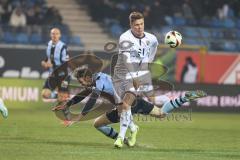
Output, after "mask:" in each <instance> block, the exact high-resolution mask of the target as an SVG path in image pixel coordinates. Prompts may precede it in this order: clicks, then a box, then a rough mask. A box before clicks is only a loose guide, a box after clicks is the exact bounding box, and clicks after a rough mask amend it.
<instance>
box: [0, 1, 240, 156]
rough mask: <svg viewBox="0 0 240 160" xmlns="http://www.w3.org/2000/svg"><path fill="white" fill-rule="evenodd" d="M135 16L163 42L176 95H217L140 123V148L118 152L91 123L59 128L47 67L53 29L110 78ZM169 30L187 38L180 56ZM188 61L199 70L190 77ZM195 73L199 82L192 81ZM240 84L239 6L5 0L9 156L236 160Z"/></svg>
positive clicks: (2, 74)
mask: <svg viewBox="0 0 240 160" xmlns="http://www.w3.org/2000/svg"><path fill="white" fill-rule="evenodd" d="M134 10H137V11H141V12H142V13H143V14H144V16H145V29H146V31H149V32H151V33H154V34H155V35H156V36H157V38H158V39H159V42H160V47H159V50H158V53H157V57H156V59H155V61H156V62H157V63H163V64H164V65H166V66H167V67H168V68H169V71H168V73H167V74H166V75H165V76H164V77H162V78H163V79H164V80H167V81H169V82H171V83H173V84H174V85H175V88H174V90H172V91H170V92H169V94H173V95H180V94H182V93H183V92H184V91H186V90H194V89H203V90H205V91H207V92H208V94H209V96H208V97H206V98H203V99H200V100H198V101H196V102H193V103H191V104H188V105H187V106H186V107H183V108H182V109H181V110H179V111H177V112H174V114H175V115H174V114H173V116H172V118H171V117H170V118H168V119H165V120H163V121H158V120H150V119H149V117H147V120H146V119H140V120H139V119H137V123H138V124H139V125H140V127H141V130H140V134H139V140H138V141H139V142H138V145H137V147H135V148H133V149H128V148H127V147H125V148H124V149H123V150H122V151H119V150H114V149H113V148H112V145H113V141H111V140H109V139H107V138H105V137H104V136H103V135H101V134H99V133H97V131H95V129H94V127H91V125H92V124H91V123H92V121H87V122H81V123H79V125H74V126H71V127H70V128H64V127H62V126H61V125H60V124H59V120H58V119H57V118H56V117H55V116H54V114H53V113H51V111H50V108H51V105H52V104H51V103H44V102H42V100H41V97H40V96H41V95H40V93H41V88H42V85H43V82H44V78H46V77H47V75H48V73H47V72H46V71H44V70H43V69H42V68H41V66H40V61H41V60H43V59H44V58H45V48H46V44H47V42H48V41H49V31H50V29H51V28H52V27H59V28H60V29H61V31H62V37H61V40H62V41H64V42H65V43H66V44H67V45H68V51H69V54H70V56H75V55H78V54H83V53H86V52H89V51H90V52H92V53H93V54H95V55H97V56H98V57H100V58H102V59H103V62H104V68H103V71H104V72H107V73H110V71H111V68H110V60H111V56H112V55H113V53H111V52H110V53H109V52H105V51H104V46H105V45H106V43H107V42H117V41H118V37H119V35H120V34H121V33H122V32H124V31H125V30H126V29H128V15H129V13H130V12H131V11H134ZM170 30H177V31H179V32H180V33H181V34H182V35H183V45H182V46H181V47H180V48H178V49H170V48H169V47H167V46H165V45H163V40H164V34H165V33H167V32H168V31H170ZM189 58H190V59H191V61H192V62H193V63H194V65H193V67H194V68H195V70H193V72H191V73H189V74H187V71H189V69H188V70H186V59H189ZM194 75H196V76H197V78H196V80H194V81H192V82H187V81H185V80H184V76H194ZM156 78H157V79H158V78H160V77H156ZM239 84H240V1H239V0H201V1H200V0H169V1H166V0H138V1H137V0H121V1H117V0H0V97H1V98H3V99H4V101H5V103H6V105H7V106H8V108H9V118H8V119H7V120H4V119H2V118H0V159H3V160H5V159H6V160H13V159H24V160H27V159H33V158H34V159H86V158H88V159H103V158H104V159H123V158H125V159H136V158H137V159H171V160H174V159H184V160H186V159H191V160H193V159H197V160H198V159H201V160H204V159H206V160H210V159H214V160H215V159H216V160H219V159H236V160H237V159H240V153H239V150H240V128H239V122H240V117H239V113H240V112H239V111H240V87H239ZM176 116H177V117H178V118H177V119H176ZM179 117H180V118H179ZM135 118H139V117H135ZM116 127H118V125H116Z"/></svg>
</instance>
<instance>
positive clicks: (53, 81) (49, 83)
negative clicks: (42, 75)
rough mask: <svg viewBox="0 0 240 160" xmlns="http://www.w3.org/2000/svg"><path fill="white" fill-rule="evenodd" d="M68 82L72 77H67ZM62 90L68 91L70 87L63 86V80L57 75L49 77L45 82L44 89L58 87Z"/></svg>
mask: <svg viewBox="0 0 240 160" xmlns="http://www.w3.org/2000/svg"><path fill="white" fill-rule="evenodd" d="M65 81H67V82H69V81H70V77H69V78H66V80H65ZM57 88H58V90H59V91H62V92H68V87H62V80H60V79H59V78H56V77H51V76H50V77H48V78H47V79H46V81H45V82H44V85H43V89H50V90H51V91H53V90H55V89H57Z"/></svg>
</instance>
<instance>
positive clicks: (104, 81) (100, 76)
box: [93, 72, 114, 95]
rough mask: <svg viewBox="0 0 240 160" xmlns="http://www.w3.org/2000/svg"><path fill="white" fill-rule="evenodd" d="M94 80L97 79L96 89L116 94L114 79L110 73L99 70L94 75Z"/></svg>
mask: <svg viewBox="0 0 240 160" xmlns="http://www.w3.org/2000/svg"><path fill="white" fill-rule="evenodd" d="M93 81H95V83H96V85H95V91H97V92H106V93H108V94H111V95H114V88H113V83H112V79H111V77H110V76H109V75H107V74H105V73H102V72H98V73H96V74H94V75H93Z"/></svg>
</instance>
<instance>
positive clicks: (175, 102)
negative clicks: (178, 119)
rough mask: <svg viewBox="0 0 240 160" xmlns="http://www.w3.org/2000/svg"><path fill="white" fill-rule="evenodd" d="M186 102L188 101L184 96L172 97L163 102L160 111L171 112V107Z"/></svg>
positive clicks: (179, 105)
mask: <svg viewBox="0 0 240 160" xmlns="http://www.w3.org/2000/svg"><path fill="white" fill-rule="evenodd" d="M186 102H188V100H187V99H186V98H185V96H184V97H179V98H174V99H172V100H170V101H168V102H165V103H164V104H163V107H162V108H161V112H162V113H165V114H167V113H169V112H171V111H172V110H173V109H175V108H179V107H181V106H182V105H183V104H184V103H186Z"/></svg>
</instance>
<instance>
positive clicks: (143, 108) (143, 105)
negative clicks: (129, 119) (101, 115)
mask: <svg viewBox="0 0 240 160" xmlns="http://www.w3.org/2000/svg"><path fill="white" fill-rule="evenodd" d="M153 107H154V105H153V104H151V103H149V102H147V101H145V100H144V99H142V98H139V97H138V98H137V100H136V101H135V104H134V105H133V106H132V108H131V111H132V114H133V115H134V114H143V115H148V114H149V113H150V112H151V111H152V109H153ZM106 116H107V118H108V120H109V121H111V122H112V123H118V122H119V121H120V117H119V116H118V110H117V109H116V108H115V109H113V110H111V111H109V112H107V113H106Z"/></svg>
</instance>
